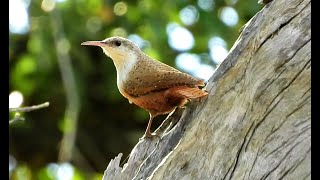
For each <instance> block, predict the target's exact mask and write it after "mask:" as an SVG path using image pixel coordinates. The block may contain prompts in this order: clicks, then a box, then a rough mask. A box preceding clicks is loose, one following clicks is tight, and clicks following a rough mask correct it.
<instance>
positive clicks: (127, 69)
mask: <svg viewBox="0 0 320 180" xmlns="http://www.w3.org/2000/svg"><path fill="white" fill-rule="evenodd" d="M81 45H88V46H99V47H101V48H102V49H103V52H104V53H105V54H106V55H107V56H109V57H110V58H111V59H112V60H113V63H114V65H115V67H116V70H117V86H118V89H119V91H120V93H121V94H122V95H123V96H124V97H125V98H127V99H128V100H129V103H134V104H136V105H137V106H139V107H141V108H143V109H145V110H147V111H148V112H149V115H150V119H149V122H148V126H147V129H146V131H145V134H144V137H146V138H150V137H152V136H154V135H155V134H153V133H151V131H150V128H151V124H152V119H153V118H154V117H155V116H157V115H164V114H168V113H170V112H173V111H174V110H175V109H176V107H183V106H184V105H185V104H186V103H187V102H188V101H189V100H191V99H196V98H200V97H203V96H206V95H207V94H208V93H207V92H205V91H203V90H202V89H201V87H203V86H204V85H205V83H204V81H203V80H201V79H197V78H195V77H193V76H191V75H189V74H186V73H183V72H180V71H178V70H177V69H175V68H173V67H170V66H168V65H166V64H164V63H162V62H160V61H157V60H155V59H153V58H151V57H149V56H148V55H146V54H145V53H144V52H142V51H141V50H140V49H139V47H138V46H137V45H135V44H134V43H133V42H131V41H130V40H128V39H125V38H122V37H111V38H107V39H105V40H103V41H86V42H83V43H81Z"/></svg>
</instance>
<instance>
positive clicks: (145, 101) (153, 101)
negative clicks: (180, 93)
mask: <svg viewBox="0 0 320 180" xmlns="http://www.w3.org/2000/svg"><path fill="white" fill-rule="evenodd" d="M173 98H174V99H173ZM128 99H129V101H131V102H133V103H134V104H136V105H137V106H139V107H141V108H143V109H146V110H148V111H149V112H150V113H151V114H153V115H155V116H156V115H160V114H168V113H170V112H171V111H173V110H174V109H175V108H176V107H177V106H181V105H184V104H185V103H186V102H187V100H186V98H183V97H168V93H166V90H163V91H158V92H151V93H148V94H146V95H142V96H139V97H131V98H128Z"/></svg>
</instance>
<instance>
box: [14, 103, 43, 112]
mask: <svg viewBox="0 0 320 180" xmlns="http://www.w3.org/2000/svg"><path fill="white" fill-rule="evenodd" d="M48 106H49V102H45V103H43V104H39V105H34V106H29V107H21V108H9V112H29V111H34V110H37V109H41V108H45V107H48Z"/></svg>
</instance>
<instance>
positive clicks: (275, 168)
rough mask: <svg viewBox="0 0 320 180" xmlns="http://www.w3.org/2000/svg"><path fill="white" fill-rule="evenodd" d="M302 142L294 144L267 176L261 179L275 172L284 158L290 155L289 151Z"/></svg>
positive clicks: (263, 177) (264, 177) (264, 176)
mask: <svg viewBox="0 0 320 180" xmlns="http://www.w3.org/2000/svg"><path fill="white" fill-rule="evenodd" d="M302 142H303V140H302V141H299V142H297V143H296V144H294V145H293V146H292V147H291V148H290V149H289V151H288V152H287V153H286V154H285V155H284V156H283V157H282V158H281V160H279V163H278V164H277V165H276V166H275V167H274V168H272V169H271V170H270V171H269V172H268V173H267V174H265V175H263V176H262V178H261V179H266V178H267V177H269V176H270V175H271V174H272V173H273V172H274V171H275V170H277V168H278V167H279V166H280V165H281V164H282V163H283V161H284V160H285V159H286V157H287V156H288V155H289V154H290V153H291V151H292V150H293V149H294V148H295V147H296V146H298V145H299V144H300V143H302Z"/></svg>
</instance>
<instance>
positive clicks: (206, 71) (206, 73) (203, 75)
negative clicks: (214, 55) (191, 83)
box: [194, 64, 215, 81]
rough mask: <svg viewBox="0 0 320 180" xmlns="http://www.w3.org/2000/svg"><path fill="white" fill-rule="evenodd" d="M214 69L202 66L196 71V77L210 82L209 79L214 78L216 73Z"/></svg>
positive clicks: (205, 65)
mask: <svg viewBox="0 0 320 180" xmlns="http://www.w3.org/2000/svg"><path fill="white" fill-rule="evenodd" d="M214 70H215V69H214V68H213V67H212V66H209V65H207V64H201V65H200V67H199V68H198V70H197V71H195V73H194V76H196V77H198V78H200V79H203V80H205V81H208V79H209V78H210V77H211V76H212V74H213V73H214Z"/></svg>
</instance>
